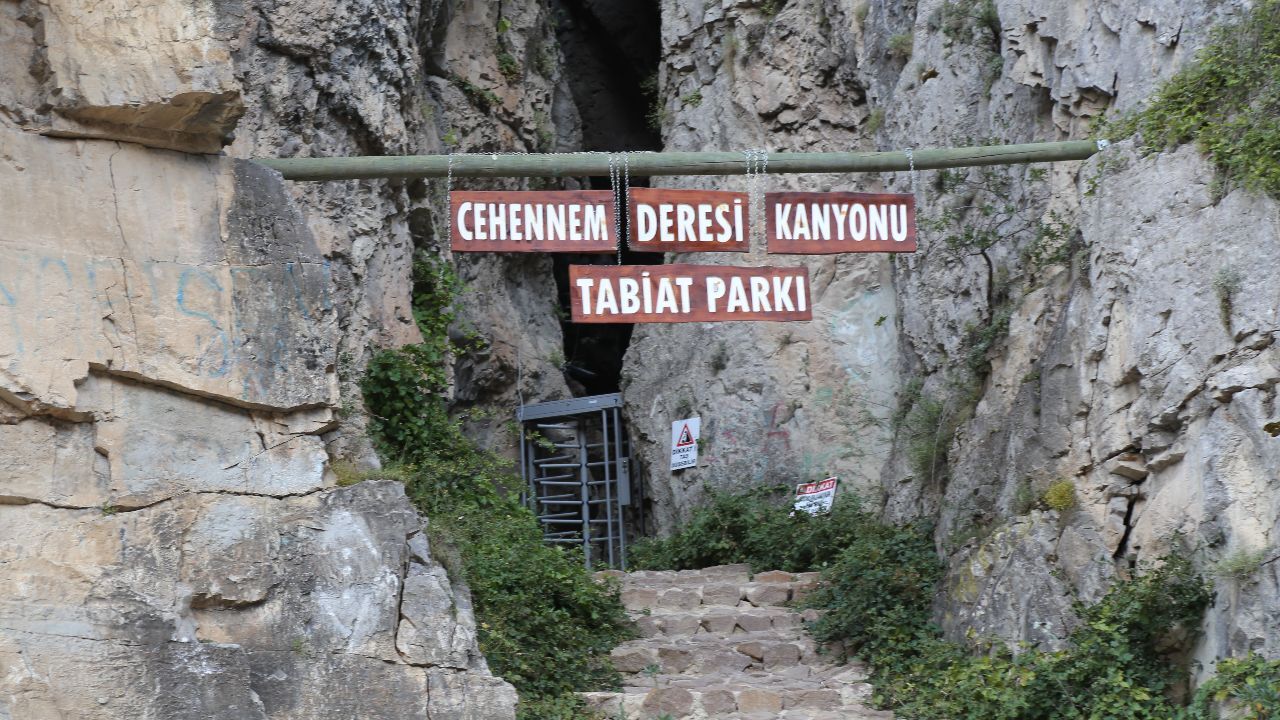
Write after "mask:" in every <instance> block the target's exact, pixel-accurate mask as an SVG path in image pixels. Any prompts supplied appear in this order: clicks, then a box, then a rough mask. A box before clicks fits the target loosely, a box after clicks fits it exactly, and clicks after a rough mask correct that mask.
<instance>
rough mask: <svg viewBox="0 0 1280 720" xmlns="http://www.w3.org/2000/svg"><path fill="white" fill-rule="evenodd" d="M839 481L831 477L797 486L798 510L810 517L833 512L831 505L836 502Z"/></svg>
mask: <svg viewBox="0 0 1280 720" xmlns="http://www.w3.org/2000/svg"><path fill="white" fill-rule="evenodd" d="M836 483H837V480H836V479H835V478H833V477H829V478H827V479H826V480H823V481H821V482H815V483H804V484H803V485H797V486H796V504H795V508H796V510H803V511H804V512H807V513H809V514H810V515H818V514H821V513H828V512H831V505H832V504H833V503H835V501H836Z"/></svg>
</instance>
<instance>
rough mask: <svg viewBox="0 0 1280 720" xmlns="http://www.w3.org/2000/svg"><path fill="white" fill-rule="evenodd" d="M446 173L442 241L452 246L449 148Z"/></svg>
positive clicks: (451, 185) (451, 191)
mask: <svg viewBox="0 0 1280 720" xmlns="http://www.w3.org/2000/svg"><path fill="white" fill-rule="evenodd" d="M447 164H448V172H447V174H446V175H445V179H444V241H445V244H447V245H449V246H451V247H452V245H453V148H449V159H448V161H447Z"/></svg>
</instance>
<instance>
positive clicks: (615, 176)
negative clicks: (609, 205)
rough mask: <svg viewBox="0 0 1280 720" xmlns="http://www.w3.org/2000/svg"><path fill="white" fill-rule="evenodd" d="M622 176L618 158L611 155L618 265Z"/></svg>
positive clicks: (620, 255) (620, 253) (610, 170)
mask: <svg viewBox="0 0 1280 720" xmlns="http://www.w3.org/2000/svg"><path fill="white" fill-rule="evenodd" d="M621 176H622V170H621V169H620V168H619V167H618V156H617V155H616V154H614V153H609V189H610V190H612V191H613V225H614V228H615V230H614V241H615V242H616V243H617V251H618V264H619V265H621V264H622V223H620V222H618V218H620V217H622V210H621V209H620V208H619V204H620V202H621V201H620V199H619V197H618V185H619V180H620V178H621Z"/></svg>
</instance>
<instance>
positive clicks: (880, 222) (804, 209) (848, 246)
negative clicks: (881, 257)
mask: <svg viewBox="0 0 1280 720" xmlns="http://www.w3.org/2000/svg"><path fill="white" fill-rule="evenodd" d="M764 198H765V200H764V204H765V237H766V238H768V241H769V252H770V253H775V254H777V253H782V254H796V255H826V254H832V253H856V252H915V251H916V201H915V196H913V195H910V194H891V193H880V194H868V193H850V192H827V193H820V192H776V193H765V196H764Z"/></svg>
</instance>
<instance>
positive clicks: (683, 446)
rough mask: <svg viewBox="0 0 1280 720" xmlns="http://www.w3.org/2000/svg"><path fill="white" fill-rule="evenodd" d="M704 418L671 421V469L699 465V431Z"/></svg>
mask: <svg viewBox="0 0 1280 720" xmlns="http://www.w3.org/2000/svg"><path fill="white" fill-rule="evenodd" d="M701 429H702V418H700V417H695V418H688V419H687V420H677V421H675V422H673V423H671V469H672V470H683V469H685V468H691V467H697V465H698V431H699V430H701Z"/></svg>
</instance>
